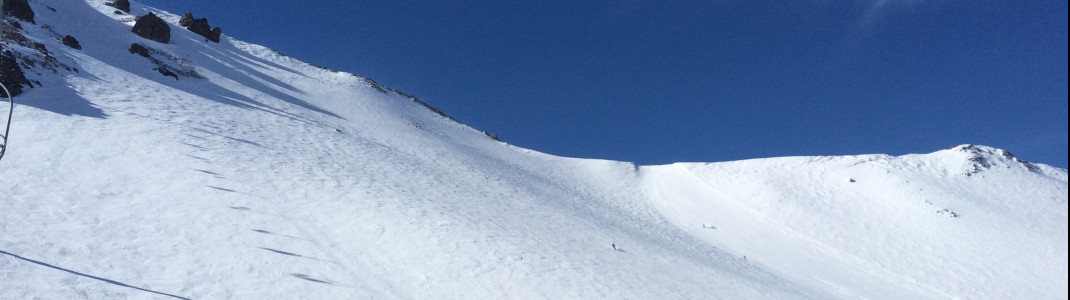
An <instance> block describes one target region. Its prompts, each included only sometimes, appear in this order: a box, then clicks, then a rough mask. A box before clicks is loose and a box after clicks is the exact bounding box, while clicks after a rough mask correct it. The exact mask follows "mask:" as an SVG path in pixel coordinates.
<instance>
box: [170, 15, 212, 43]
mask: <svg viewBox="0 0 1070 300" xmlns="http://www.w3.org/2000/svg"><path fill="white" fill-rule="evenodd" d="M178 25H181V26H182V27H186V29H187V30H189V31H192V32H193V33H196V34H198V35H200V36H203V37H204V38H206V39H208V40H209V41H212V42H215V43H218V42H219V37H220V36H222V35H223V29H222V28H219V27H216V28H212V26H211V25H208V19H207V18H200V19H197V18H194V17H193V14H192V13H185V14H182V18H180V19H178Z"/></svg>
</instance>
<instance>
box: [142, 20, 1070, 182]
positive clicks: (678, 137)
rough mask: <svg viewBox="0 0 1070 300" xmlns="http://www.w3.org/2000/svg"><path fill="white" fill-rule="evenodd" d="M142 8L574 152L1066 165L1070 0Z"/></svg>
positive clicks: (544, 147)
mask: <svg viewBox="0 0 1070 300" xmlns="http://www.w3.org/2000/svg"><path fill="white" fill-rule="evenodd" d="M140 2H141V3H144V4H147V5H150V6H153V7H157V8H160V9H163V10H167V11H170V12H173V13H183V12H187V11H188V12H192V13H193V14H194V16H196V17H206V18H208V20H209V23H210V24H212V25H213V26H220V27H222V28H223V33H224V34H225V35H228V36H231V37H234V38H237V39H240V40H244V41H247V42H252V43H256V44H261V45H264V46H267V47H270V48H273V49H276V50H278V51H279V52H281V53H283V54H286V55H289V56H292V57H295V58H298V59H301V60H304V61H307V62H310V63H312V64H315V65H319V66H323V67H328V68H332V69H338V70H342V71H348V72H352V73H356V74H361V75H364V76H367V77H369V78H372V79H374V80H376V81H378V82H379V83H382V84H384V85H386V86H389V87H392V88H395V89H398V90H401V91H404V92H406V93H409V94H412V95H415V96H417V97H420V98H421V99H422V100H424V101H426V102H428V103H430V104H431V105H433V106H436V107H438V108H441V109H442V110H444V111H445V112H447V113H448V114H450V115H451V116H453V117H455V118H457V119H458V120H460V121H462V122H465V123H467V124H469V125H472V126H473V127H475V128H477V129H481V130H486V131H488V132H492V133H497V134H498V135H499V136H500V137H501V138H502V140H503V141H506V142H509V143H511V144H515V145H518V146H522V147H525V148H531V149H535V150H539V151H542V152H547V153H551V154H556V155H563V156H572V157H585V158H602V159H613V160H623V161H632V162H636V163H639V164H644V165H647V164H664V163H671V162H681V161H708V162H713V161H727V160H739V159H748V158H762V157H774V156H794V155H847V154H868V153H888V154H893V155H900V154H906V153H928V152H932V151H936V150H939V149H945V148H947V147H949V146H951V145H955V144H963V143H972V144H983V145H989V146H994V147H999V148H1004V149H1007V150H1009V151H1011V152H1014V153H1015V154H1016V155H1017V156H1019V157H1021V158H1023V159H1026V160H1030V161H1036V162H1041V163H1046V164H1050V165H1054V166H1057V167H1062V168H1066V167H1067V2H1066V1H1046V0H1045V1H987V0H982V1H965V0H940V1H927V0H901V1H897V0H876V1H872V0H865V1H819V0H798V1H793V0H787V1H747V0H726V1H686V0H681V1H672V2H667V1H644V0H623V1H557V0H547V1H525V2H519V1H404V0H401V1H332V0H326V1H308V2H294V1H281V0H255V1H253V0H229V1H206V0H191V1H170V0H142V1H140ZM295 3H298V4H296V5H295Z"/></svg>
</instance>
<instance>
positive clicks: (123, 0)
mask: <svg viewBox="0 0 1070 300" xmlns="http://www.w3.org/2000/svg"><path fill="white" fill-rule="evenodd" d="M104 5H107V6H111V7H114V8H115V9H118V10H121V11H123V12H125V13H130V0H116V1H115V2H107V3H104Z"/></svg>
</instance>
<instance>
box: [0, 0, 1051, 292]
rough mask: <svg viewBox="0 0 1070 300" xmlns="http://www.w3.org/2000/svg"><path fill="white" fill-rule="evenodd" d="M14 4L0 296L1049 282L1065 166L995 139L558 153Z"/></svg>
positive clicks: (353, 80)
mask: <svg viewBox="0 0 1070 300" xmlns="http://www.w3.org/2000/svg"><path fill="white" fill-rule="evenodd" d="M30 5H31V7H32V8H33V9H34V11H35V12H36V24H29V23H21V25H22V30H21V31H20V32H21V33H22V34H23V35H24V36H25V37H26V39H27V40H29V41H33V42H38V43H40V44H41V45H44V46H45V47H46V48H47V53H48V55H47V56H45V55H42V54H40V53H41V52H40V51H39V49H35V48H34V47H27V46H24V45H22V44H18V43H13V42H11V41H9V40H7V39H6V38H5V45H4V47H5V49H10V50H12V51H15V52H18V53H22V54H24V56H25V57H30V58H36V59H38V60H47V58H48V57H52V58H53V64H52V65H46V64H40V63H38V64H35V65H33V66H26V69H25V71H26V76H27V78H28V79H30V81H31V82H35V83H39V84H35V85H36V87H34V88H28V89H26V90H25V94H23V95H20V96H18V97H16V101H17V102H18V104H19V105H18V106H17V107H16V111H15V116H14V127H13V129H12V133H11V140H10V148H9V152H8V154H7V156H6V157H5V158H4V159H3V161H0V205H2V207H3V210H0V216H2V217H0V251H2V252H0V298H13V299H25V298H34V297H42V298H59V299H77V298H89V299H100V298H124V297H127V298H192V299H203V298H207V299H217V298H224V299H225V298H239V299H249V298H306V299H338V298H342V299H351V298H555V299H557V298H567V299H577V298H596V299H600V298H628V299H803V298H845V299H852V298H875V299H882V298H883V299H893V298H894V299H900V298H916V299H925V298H934V299H939V298H970V299H980V298H990V299H1002V298H1032V299H1043V298H1049V299H1058V298H1066V297H1067V292H1066V290H1067V275H1066V274H1067V237H1066V236H1067V173H1066V170H1062V169H1055V168H1051V167H1048V166H1044V165H1039V164H1029V163H1025V162H1022V161H1019V160H1017V159H1016V158H1014V157H1012V156H1010V155H1005V152H1004V151H1002V150H998V149H994V148H989V147H983V146H960V147H956V148H954V149H950V150H942V151H938V152H935V153H931V154H923V155H908V156H902V157H889V156H883V155H868V156H853V157H793V158H771V159H758V160H749V161H738V162H724V163H711V164H675V165H665V166H642V167H639V166H635V165H633V164H630V163H625V162H614V161H604V160H589V159H574V158H564V157H557V156H553V155H547V154H543V153H539V152H536V151H532V150H526V149H520V148H516V147H512V146H509V145H507V144H504V143H501V142H498V141H495V140H492V139H490V138H488V137H487V136H486V135H484V134H483V133H482V132H479V131H477V130H475V129H473V128H470V127H468V126H465V125H462V124H460V123H457V122H455V121H453V120H450V119H448V118H446V117H444V116H442V115H439V114H437V113H435V112H433V111H431V110H429V109H427V107H425V106H423V105H421V103H419V102H416V101H413V98H412V97H410V96H407V95H404V94H401V93H398V92H395V91H393V90H391V89H388V88H385V87H381V86H379V85H377V84H375V83H374V82H372V81H370V80H367V79H364V78H361V77H359V76H355V75H351V74H347V73H342V72H335V71H331V70H327V69H322V68H318V67H315V66H311V65H308V64H306V63H303V62H300V61H297V60H294V59H292V58H288V57H285V56H282V55H279V54H278V53H275V52H273V51H271V50H270V49H267V48H264V47H261V46H257V45H252V44H247V43H243V42H240V41H237V40H233V39H231V38H229V37H226V36H224V38H223V40H222V42H221V43H218V44H217V43H211V42H206V41H205V40H204V38H203V37H201V36H198V35H196V34H193V33H191V32H189V31H186V30H185V29H183V28H181V27H179V26H178V25H177V22H178V16H177V15H174V14H170V13H167V12H161V11H158V10H156V9H153V8H150V7H145V6H141V5H139V4H138V3H134V4H133V6H132V11H131V14H115V13H113V11H114V9H113V8H112V7H109V6H106V5H105V4H104V1H99V0H86V1H70V0H37V1H30ZM150 11H151V12H155V13H156V14H157V15H160V16H161V17H163V18H164V19H165V20H167V21H168V22H170V23H171V33H172V37H171V41H170V42H169V43H167V44H160V43H156V42H152V41H149V40H146V39H143V38H140V37H138V36H136V35H134V34H132V33H131V32H130V28H131V26H132V25H133V22H132V19H133V18H132V15H144V14H146V13H148V12H150ZM194 13H196V12H194ZM9 20H11V19H10V18H9ZM65 35H71V36H73V37H75V38H77V39H78V40H79V41H80V44H81V46H82V49H81V50H76V49H73V48H70V47H67V46H64V45H63V44H61V43H60V38H61V37H63V36H65ZM133 43H138V44H141V45H144V46H146V47H149V48H151V49H152V50H151V51H150V54H151V57H152V59H150V58H145V57H142V56H139V55H137V54H132V53H131V52H130V51H129V49H130V48H131V44H133ZM35 55H36V56H35ZM153 59H154V60H155V61H154V60H153ZM161 65H164V66H166V67H167V68H169V70H173V71H176V72H175V73H177V74H176V75H177V76H175V77H168V76H164V75H163V74H161V72H158V71H157V70H154V69H158V68H161ZM49 66H52V67H49ZM56 66H60V67H56ZM63 66H66V67H69V69H67V68H64V67H63ZM176 77H177V78H176ZM611 245H615V246H616V249H614V248H613V247H611Z"/></svg>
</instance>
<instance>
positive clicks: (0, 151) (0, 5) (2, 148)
mask: <svg viewBox="0 0 1070 300" xmlns="http://www.w3.org/2000/svg"><path fill="white" fill-rule="evenodd" d="M3 19H4V0H0V41H3V40H4V23H6V22H4V20H3ZM0 88H4V95H7V103H8V105H9V106H10V108H9V109H8V111H7V126H5V127H4V135H0V139H3V140H4V141H3V144H0V159H3V158H4V153H5V152H7V136H8V134H9V133H10V132H11V115H12V114H14V112H15V100H14V99H12V98H11V91H9V90H8V89H7V86H4V84H3V82H0Z"/></svg>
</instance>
